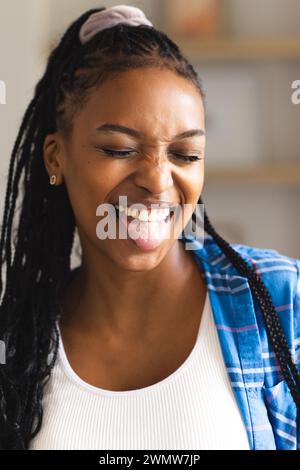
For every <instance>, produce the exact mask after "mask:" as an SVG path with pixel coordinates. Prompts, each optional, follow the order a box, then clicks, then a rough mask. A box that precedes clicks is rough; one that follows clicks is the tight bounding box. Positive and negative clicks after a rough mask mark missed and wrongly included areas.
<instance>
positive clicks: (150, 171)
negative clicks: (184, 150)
mask: <svg viewBox="0 0 300 470" xmlns="http://www.w3.org/2000/svg"><path fill="white" fill-rule="evenodd" d="M134 183H135V184H136V185H137V186H139V187H143V188H146V189H147V190H148V191H149V192H151V193H153V194H161V193H164V192H166V191H167V190H168V189H169V188H171V187H172V186H173V177H172V170H171V163H170V162H169V161H168V159H167V156H165V155H163V152H153V153H152V154H151V156H150V155H149V154H148V155H147V156H145V157H144V158H143V159H142V162H140V165H139V168H138V169H137V171H136V172H135V175H134Z"/></svg>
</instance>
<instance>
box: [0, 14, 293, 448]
mask: <svg viewBox="0 0 300 470" xmlns="http://www.w3.org/2000/svg"><path fill="white" fill-rule="evenodd" d="M102 10H104V8H100V9H99V8H97V9H91V10H88V11H86V12H85V13H84V14H83V15H81V16H80V17H79V18H78V19H77V20H76V21H74V22H73V23H72V24H71V25H70V26H69V28H68V29H67V30H66V32H65V34H64V35H63V36H62V38H61V40H60V42H59V44H58V45H57V47H55V48H54V49H53V50H52V52H51V53H50V56H49V58H48V62H47V66H46V70H45V73H44V75H43V76H42V78H41V79H40V80H39V81H38V83H37V85H36V87H35V90H34V97H33V99H32V100H31V102H30V103H29V105H28V107H27V109H26V111H25V113H24V116H23V119H22V122H21V126H20V129H19V132H18V135H17V138H16V141H15V143H14V146H13V150H12V154H11V160H10V165H9V171H8V181H7V189H6V197H5V205H4V214H3V222H2V226H1V238H0V253H1V261H2V263H1V267H2V269H1V272H0V296H1V297H0V302H1V304H0V338H1V339H2V340H3V341H4V342H5V345H6V365H5V366H4V367H3V366H2V367H0V449H28V448H29V444H30V441H31V439H33V437H34V436H35V435H36V434H37V433H38V432H39V430H40V428H41V426H42V419H43V406H42V400H43V390H44V387H45V385H46V383H47V382H48V381H49V378H50V375H51V371H52V369H53V366H54V364H55V361H56V358H57V351H58V343H59V332H58V329H57V325H56V321H57V319H58V315H59V313H58V312H59V311H60V310H59V305H60V301H61V296H62V294H63V292H64V289H65V287H66V285H67V282H68V280H69V278H70V273H71V261H70V260H71V253H72V248H73V244H74V234H75V229H76V224H75V218H74V213H73V211H72V208H71V203H70V200H69V196H68V192H67V189H66V186H65V185H64V184H62V185H59V186H55V189H54V187H53V186H51V185H49V176H48V174H47V171H46V169H45V166H44V163H43V158H42V154H43V143H44V139H45V137H46V136H47V134H49V133H52V132H55V131H57V130H58V129H59V130H60V131H61V132H62V133H64V134H65V135H68V134H69V133H70V132H71V130H72V117H73V116H74V113H76V111H78V110H79V109H80V107H81V106H83V104H84V102H85V100H86V99H87V96H88V93H89V91H90V90H91V89H92V88H93V87H94V86H96V85H99V84H100V83H103V81H104V80H106V79H107V78H109V77H111V76H112V75H113V74H118V73H120V72H122V71H126V70H129V69H132V68H140V67H153V66H155V67H161V68H168V69H169V70H172V71H174V73H177V74H178V75H180V76H182V77H184V78H185V79H187V80H189V81H190V82H191V83H193V84H194V85H195V86H196V88H197V89H198V90H199V93H200V94H201V96H202V98H204V93H203V90H202V86H201V82H200V79H199V78H198V76H197V73H196V71H195V70H194V68H193V67H192V65H191V64H189V62H188V61H187V60H186V58H185V57H184V56H183V55H182V53H181V52H180V50H179V48H178V47H177V46H176V44H174V43H173V42H172V41H171V39H169V38H168V36H167V35H165V34H164V33H163V32H161V31H159V30H157V29H155V28H152V27H149V26H146V25H140V26H137V27H132V26H126V25H122V24H118V25H116V26H114V27H112V28H109V29H107V30H104V31H100V32H99V33H97V34H96V35H95V36H94V37H93V38H92V39H91V40H90V41H88V42H87V43H85V44H84V45H82V44H81V43H80V40H79V30H80V28H81V26H82V24H83V23H84V22H85V21H86V19H87V18H88V17H89V16H90V15H91V14H92V13H94V12H97V11H102ZM198 202H199V203H201V204H202V200H201V198H200V199H199V201H198ZM18 204H19V205H18ZM18 212H19V214H18ZM17 215H18V220H17V224H16V226H17V229H16V230H15V229H14V223H15V222H16V218H17ZM193 217H194V215H193ZM204 228H205V231H206V232H207V233H209V234H210V235H211V236H212V237H213V239H214V240H215V242H216V243H217V244H218V246H219V247H220V248H221V250H222V251H223V253H224V254H225V255H226V256H227V257H228V259H229V260H230V261H231V262H232V264H233V265H234V267H235V268H236V269H237V271H238V272H239V273H241V274H242V275H244V276H246V277H247V278H248V280H249V283H250V287H251V290H252V292H253V294H254V295H255V297H256V298H257V300H258V302H259V306H260V308H261V311H262V313H263V317H264V320H265V323H266V327H267V332H268V334H269V337H270V340H271V343H272V346H273V348H274V351H275V353H276V357H277V359H278V361H279V364H280V367H281V370H282V373H283V376H284V378H285V380H286V381H287V383H288V386H289V388H290V390H291V393H292V396H293V398H294V400H295V402H296V405H297V407H298V408H299V409H300V392H299V390H300V379H299V374H298V371H297V369H296V367H295V365H294V363H293V361H292V358H291V355H290V352H289V348H288V344H287V342H286V339H285V337H284V334H283V331H282V328H281V325H280V322H279V319H278V317H277V314H276V311H275V308H274V305H273V303H272V300H271V298H270V295H269V293H268V292H267V290H266V287H265V286H264V284H263V282H262V280H261V278H260V277H259V275H258V274H257V273H256V272H255V271H254V269H253V267H251V266H249V265H248V264H247V263H246V261H245V260H244V259H243V258H242V257H241V256H240V255H239V254H238V253H237V252H236V251H235V250H234V249H233V248H232V247H231V246H230V245H229V243H227V242H226V241H225V240H224V239H223V238H222V237H221V236H220V235H219V234H218V233H217V232H216V231H215V229H214V228H213V227H212V225H211V223H210V221H209V219H208V217H207V214H206V212H205V211H204ZM12 249H13V251H14V252H13V253H12ZM5 268H6V269H5ZM4 274H5V276H4ZM3 277H5V282H3V279H2V278H3Z"/></svg>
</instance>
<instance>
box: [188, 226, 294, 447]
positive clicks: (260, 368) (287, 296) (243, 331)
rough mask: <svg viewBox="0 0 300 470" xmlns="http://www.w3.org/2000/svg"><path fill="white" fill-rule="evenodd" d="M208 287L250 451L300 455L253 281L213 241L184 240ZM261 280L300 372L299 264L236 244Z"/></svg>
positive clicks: (291, 408)
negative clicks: (294, 450) (253, 289)
mask: <svg viewBox="0 0 300 470" xmlns="http://www.w3.org/2000/svg"><path fill="white" fill-rule="evenodd" d="M179 240H181V241H184V242H188V244H189V245H190V246H193V248H194V249H193V250H192V253H193V254H194V256H195V260H196V263H197V265H198V267H199V269H200V271H201V272H202V275H203V276H204V279H205V281H206V284H207V288H208V292H209V298H210V302H211V308H212V311H213V315H214V320H215V324H216V328H217V331H218V337H219V341H220V346H221V350H222V353H223V358H224V362H225V365H226V368H227V372H228V376H229V379H230V383H231V386H232V389H233V392H234V395H235V398H236V401H237V404H238V406H239V408H240V411H241V414H242V417H243V420H244V423H245V426H246V429H247V433H248V439H249V443H250V448H251V450H254V449H255V450H259V449H260V450H269V449H281V450H282V449H286V450H291V449H300V416H299V413H298V414H297V408H296V405H295V403H294V400H293V398H292V395H291V392H290V390H289V388H288V386H287V384H286V382H285V380H284V379H283V376H282V374H281V372H280V368H279V365H278V361H277V359H276V357H275V353H274V350H273V348H272V346H271V344H270V340H269V338H268V336H267V333H266V328H265V325H264V321H263V317H262V313H261V310H260V308H259V306H258V303H257V300H256V299H255V298H254V297H253V295H252V292H251V289H250V286H249V283H248V280H247V278H246V277H244V276H241V275H240V274H239V273H238V271H237V270H236V269H235V268H234V267H233V265H232V263H231V262H230V261H229V260H228V259H227V258H226V256H225V255H224V254H223V253H222V251H221V249H220V248H219V247H218V245H217V244H216V243H215V242H214V240H213V238H212V237H211V236H209V235H205V237H204V240H202V239H201V240H200V239H197V238H196V237H193V236H192V235H184V234H182V238H180V239H179ZM231 246H232V247H233V248H234V249H235V250H236V251H238V252H239V253H240V254H241V255H242V257H243V258H245V259H246V260H248V262H250V264H252V265H253V266H254V267H255V269H256V271H257V272H258V273H259V274H260V275H261V277H262V279H263V281H264V283H265V285H266V287H267V289H268V291H269V293H270V295H271V298H272V300H273V304H274V306H275V308H276V311H277V314H278V316H279V319H280V322H281V325H282V327H283V330H284V333H285V335H286V338H287V341H288V344H289V347H290V351H291V354H292V357H293V359H294V362H295V363H296V364H297V367H298V370H300V366H299V363H300V260H298V259H294V258H290V257H288V256H285V255H282V254H280V253H278V251H276V250H272V249H263V248H254V247H250V246H247V245H241V244H231Z"/></svg>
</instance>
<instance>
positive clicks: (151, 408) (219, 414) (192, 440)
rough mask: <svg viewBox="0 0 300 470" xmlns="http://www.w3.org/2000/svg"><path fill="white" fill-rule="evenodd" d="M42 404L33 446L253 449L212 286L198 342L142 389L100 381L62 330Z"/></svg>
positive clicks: (47, 447) (61, 447)
mask: <svg viewBox="0 0 300 470" xmlns="http://www.w3.org/2000/svg"><path fill="white" fill-rule="evenodd" d="M43 406H44V417H43V423H42V428H41V430H40V431H39V433H38V434H37V435H36V436H35V438H34V439H33V440H32V441H31V444H30V449H32V450H35V449H53V450H54V449H65V450H71V449H96V450H115V449H120V450H124V449H130V450H132V449H138V450H143V449H148V450H158V449H159V450H174V449H177V450H179V449H190V450H192V449H193V450H208V449H248V450H249V448H250V447H249V441H248V438H247V432H246V428H245V424H244V422H243V420H242V415H241V413H240V410H239V408H238V405H237V402H236V399H235V397H234V394H233V391H232V388H231V385H230V381H229V378H228V374H227V371H226V368H225V364H224V360H223V356H222V352H221V349H220V344H219V339H218V333H217V330H216V326H215V322H214V319H213V313H212V310H211V305H210V299H209V293H208V292H207V296H206V300H205V305H204V310H203V313H202V318H201V322H200V326H199V330H198V335H197V340H196V342H195V344H194V347H193V349H192V351H191V352H190V354H189V356H188V357H187V358H186V360H185V361H184V362H183V363H182V364H181V366H180V367H179V368H178V369H176V371H175V372H173V373H172V374H170V375H169V376H168V377H166V378H165V379H163V380H161V381H160V382H157V383H155V384H153V385H150V386H147V387H144V388H140V389H136V390H126V391H111V390H106V389H102V388H98V387H95V386H93V385H91V384H88V383H86V382H85V381H84V380H82V379H81V378H80V377H79V376H78V375H77V374H76V373H75V371H74V370H73V369H72V368H71V365H70V363H69V361H68V358H67V356H66V353H65V350H64V346H63V342H62V338H61V337H60V344H59V351H58V356H57V361H56V363H55V366H54V368H53V370H52V374H51V378H50V380H49V382H48V383H47V385H46V387H45V392H44V399H43Z"/></svg>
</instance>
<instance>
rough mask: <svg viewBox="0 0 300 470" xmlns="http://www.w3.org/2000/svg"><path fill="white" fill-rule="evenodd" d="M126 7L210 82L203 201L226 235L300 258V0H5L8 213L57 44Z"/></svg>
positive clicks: (1, 163)
mask: <svg viewBox="0 0 300 470" xmlns="http://www.w3.org/2000/svg"><path fill="white" fill-rule="evenodd" d="M120 3H124V4H128V5H134V6H138V7H139V8H141V9H142V10H143V11H144V12H145V13H146V15H147V16H148V17H149V18H150V19H151V21H152V22H153V23H154V24H155V26H156V27H157V28H158V29H162V30H163V31H165V32H167V33H168V34H169V35H170V37H171V38H172V39H173V40H174V41H175V42H177V43H178V45H179V46H180V47H181V49H182V51H183V52H184V53H185V54H186V55H187V57H188V58H189V60H190V61H191V62H192V64H193V65H194V67H195V68H196V70H197V72H198V73H199V76H200V78H201V79H202V84H203V88H204V91H205V93H206V109H207V151H206V170H205V186H204V191H203V201H204V203H205V207H206V210H207V213H208V215H209V217H210V219H211V221H212V223H213V224H214V226H215V227H216V229H217V230H218V231H219V232H220V234H222V235H223V236H224V238H226V239H227V240H228V241H230V242H234V243H244V244H248V245H253V246H257V247H262V248H273V249H276V250H278V251H280V252H282V253H284V254H287V255H288V256H292V257H297V258H300V243H299V234H300V217H299V205H300V104H299V105H296V104H293V103H292V100H291V95H292V91H293V90H292V88H291V86H292V82H293V81H295V80H300V2H299V0H223V1H222V0H186V1H185V2H183V1H182V0H147V1H146V0H144V1H143V0H140V1H129V2H127V1H124V2H120V1H105V0H103V1H101V2H99V1H91V0H84V1H83V0H26V1H22V2H21V1H20V0H1V4H0V59H1V60H0V81H2V82H4V83H5V85H6V103H5V104H0V155H1V159H0V202H1V204H0V206H1V207H0V211H1V216H2V211H3V204H4V196H5V189H6V177H7V172H8V165H9V158H10V154H11V151H12V146H13V143H14V140H15V138H16V135H17V131H18V129H19V126H20V124H21V120H22V116H23V113H24V111H25V109H26V106H27V105H28V103H29V101H30V99H31V97H32V95H33V92H34V86H35V84H36V82H37V80H38V79H39V77H40V76H41V75H42V73H43V70H44V67H45V64H46V59H47V55H48V54H49V51H50V49H51V47H53V46H54V45H55V44H56V42H57V41H58V40H59V38H60V35H61V34H62V33H63V31H64V29H65V28H66V27H67V26H68V24H69V23H70V22H71V21H72V20H73V19H75V18H76V17H77V16H78V15H79V14H81V13H82V12H84V11H85V10H87V9H89V8H93V7H99V6H105V7H109V6H111V5H118V4H120ZM0 89H1V88H0ZM0 102H1V99H0Z"/></svg>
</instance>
